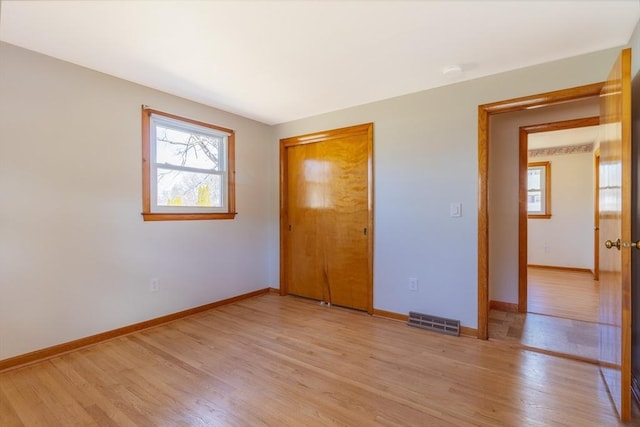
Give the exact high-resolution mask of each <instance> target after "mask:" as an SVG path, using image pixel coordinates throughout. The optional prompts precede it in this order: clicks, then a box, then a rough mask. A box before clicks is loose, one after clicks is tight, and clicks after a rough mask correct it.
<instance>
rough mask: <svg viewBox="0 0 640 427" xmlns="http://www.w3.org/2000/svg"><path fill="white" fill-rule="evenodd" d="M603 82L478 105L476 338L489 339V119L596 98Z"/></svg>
mask: <svg viewBox="0 0 640 427" xmlns="http://www.w3.org/2000/svg"><path fill="white" fill-rule="evenodd" d="M603 86H604V83H603V82H600V83H593V84H590V85H585V86H578V87H574V88H569V89H563V90H558V91H553V92H545V93H542V94H538V95H531V96H525V97H522V98H514V99H509V100H505V101H498V102H493V103H490V104H483V105H479V106H478V338H480V339H485V340H486V339H488V338H489V207H488V205H487V203H488V201H489V197H488V196H489V184H488V178H489V117H490V116H492V115H495V114H502V113H509V112H512V111H518V110H525V109H529V108H534V107H541V106H546V105H552V104H558V103H561V102H567V101H575V100H578V99H583V98H589V97H593V96H599V95H600V90H601V89H602V87H603Z"/></svg>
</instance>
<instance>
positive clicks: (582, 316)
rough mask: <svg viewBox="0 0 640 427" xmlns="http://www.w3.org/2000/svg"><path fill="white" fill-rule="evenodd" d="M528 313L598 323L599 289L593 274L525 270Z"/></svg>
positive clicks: (538, 269) (535, 269)
mask: <svg viewBox="0 0 640 427" xmlns="http://www.w3.org/2000/svg"><path fill="white" fill-rule="evenodd" d="M527 285H528V286H527V288H528V289H527V291H528V295H527V297H528V298H527V303H528V309H529V313H537V314H545V315H547V316H555V317H561V318H563V319H572V320H582V321H584V322H597V321H598V301H599V299H600V289H599V286H598V281H596V280H593V274H591V273H589V272H586V271H566V270H554V269H549V268H534V267H529V268H528V269H527Z"/></svg>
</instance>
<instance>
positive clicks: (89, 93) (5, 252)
mask: <svg viewBox="0 0 640 427" xmlns="http://www.w3.org/2000/svg"><path fill="white" fill-rule="evenodd" d="M142 104H148V105H149V106H151V107H153V108H155V109H158V110H162V111H167V112H171V113H174V114H178V115H181V116H184V117H189V118H193V119H197V120H201V121H205V122H211V123H214V124H217V125H220V126H223V127H226V128H231V129H234V130H235V131H236V165H237V210H238V212H239V214H238V217H237V218H236V219H235V220H227V221H172V222H143V221H142V217H141V215H140V212H141V209H142V183H141V174H142V173H141V125H140V120H141V119H140V118H141V112H140V108H141V105H142ZM0 135H1V136H0V141H1V145H0V146H1V147H2V151H1V154H0V182H1V183H2V196H1V197H2V209H0V359H4V358H8V357H11V356H14V355H18V354H23V353H27V352H30V351H33V350H37V349H41V348H44V347H48V346H52V345H55V344H59V343H62V342H66V341H70V340H74V339H78V338H81V337H85V336H88V335H92V334H96V333H99V332H103V331H107V330H111V329H115V328H118V327H122V326H126V325H128V324H132V323H135V322H139V321H143V320H146V319H150V318H155V317H159V316H162V315H165V314H169V313H174V312H177V311H180V310H183V309H187V308H190V307H194V306H198V305H202V304H206V303H209V302H212V301H217V300H220V299H224V298H228V297H231V296H235V295H238V294H242V293H246V292H249V291H253V290H256V289H260V288H264V287H267V286H269V285H272V284H274V283H269V282H268V277H269V273H268V272H269V258H268V254H269V249H270V248H269V245H268V230H269V227H270V223H269V221H270V220H271V218H269V209H268V207H269V204H270V203H271V200H270V196H271V193H270V190H271V188H270V187H271V186H273V183H272V180H271V179H265V177H268V176H269V174H270V173H273V171H274V170H275V168H274V167H272V166H271V165H269V163H268V162H267V161H265V158H266V157H268V156H269V155H270V152H271V147H272V146H273V136H272V129H271V128H270V127H268V126H266V125H264V124H261V123H258V122H255V121H251V120H248V119H245V118H242V117H239V116H235V115H233V114H229V113H226V112H223V111H219V110H215V109H213V108H208V107H205V106H203V105H199V104H196V103H193V102H190V101H186V100H184V99H181V98H177V97H175V96H170V95H167V94H165V93H161V92H158V91H155V90H152V89H149V88H146V87H142V86H139V85H136V84H133V83H130V82H126V81H124V80H120V79H116V78H113V77H110V76H107V75H105V74H101V73H97V72H94V71H91V70H88V69H86V68H81V67H78V66H75V65H72V64H69V63H66V62H62V61H58V60H55V59H52V58H49V57H46V56H43V55H40V54H37V53H33V52H29V51H27V50H24V49H21V48H18V47H14V46H11V45H8V44H6V43H0ZM152 277H157V278H159V281H160V282H159V283H160V291H159V292H154V293H151V292H149V280H150V279H151V278H152Z"/></svg>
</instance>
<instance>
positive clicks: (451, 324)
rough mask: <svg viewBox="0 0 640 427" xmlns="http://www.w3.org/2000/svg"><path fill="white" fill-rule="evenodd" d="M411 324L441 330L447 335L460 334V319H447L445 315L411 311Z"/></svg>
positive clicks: (436, 330)
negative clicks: (439, 315)
mask: <svg viewBox="0 0 640 427" xmlns="http://www.w3.org/2000/svg"><path fill="white" fill-rule="evenodd" d="M408 324H409V326H415V327H417V328H422V329H428V330H430V331H434V332H440V333H441V334H447V335H454V336H456V337H457V336H459V335H460V321H459V320H453V319H446V318H444V317H438V316H431V315H430V314H423V313H416V312H415V311H410V312H409V323H408Z"/></svg>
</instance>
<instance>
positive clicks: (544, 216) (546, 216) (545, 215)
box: [527, 214, 551, 219]
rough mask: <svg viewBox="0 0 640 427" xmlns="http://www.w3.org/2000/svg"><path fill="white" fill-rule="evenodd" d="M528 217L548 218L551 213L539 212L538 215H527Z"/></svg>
mask: <svg viewBox="0 0 640 427" xmlns="http://www.w3.org/2000/svg"><path fill="white" fill-rule="evenodd" d="M527 218H529V219H549V218H551V214H540V215H531V214H529V215H527Z"/></svg>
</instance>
